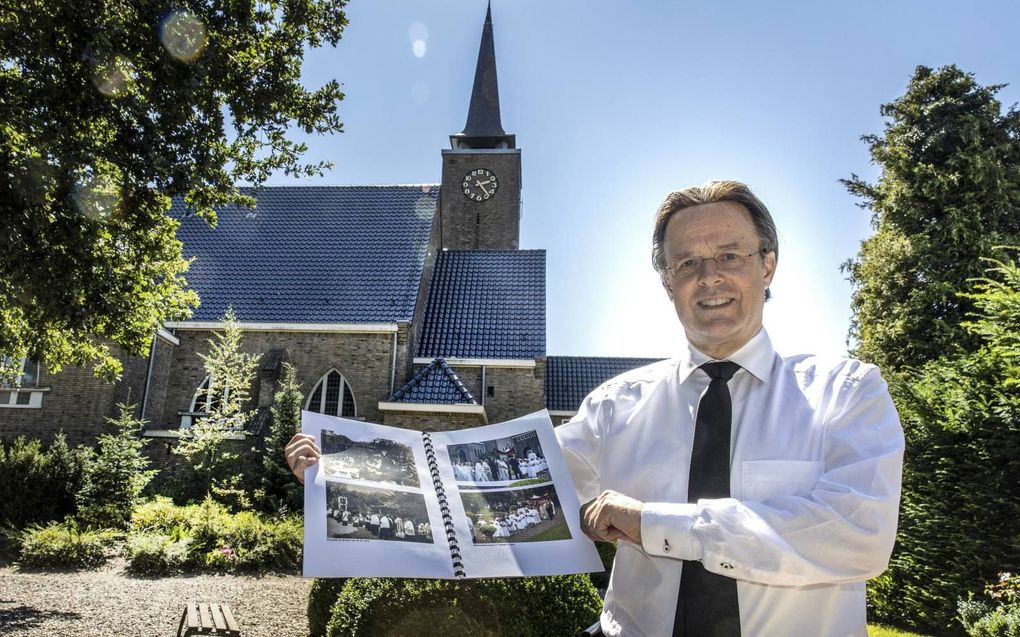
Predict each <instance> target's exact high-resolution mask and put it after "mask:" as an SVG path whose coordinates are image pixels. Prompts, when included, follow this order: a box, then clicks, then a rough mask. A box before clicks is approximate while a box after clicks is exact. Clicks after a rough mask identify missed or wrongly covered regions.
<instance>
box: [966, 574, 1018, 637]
mask: <svg viewBox="0 0 1020 637" xmlns="http://www.w3.org/2000/svg"><path fill="white" fill-rule="evenodd" d="M985 594H986V595H987V596H988V597H989V598H991V599H992V600H993V603H992V604H989V603H987V602H984V601H979V600H975V599H974V598H973V595H971V596H969V597H968V599H967V600H961V601H960V603H959V604H958V605H957V613H958V616H959V620H960V623H961V624H963V627H964V629H965V630H966V631H967V634H968V635H969V636H970V637H1020V576H1015V575H1012V574H1010V573H1001V574H1000V575H999V581H998V582H997V583H995V584H989V585H987V586H985Z"/></svg>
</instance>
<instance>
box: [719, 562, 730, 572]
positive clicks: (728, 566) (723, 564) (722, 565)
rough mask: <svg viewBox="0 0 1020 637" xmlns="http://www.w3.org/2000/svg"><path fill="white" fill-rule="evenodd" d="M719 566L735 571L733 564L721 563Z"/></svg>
mask: <svg viewBox="0 0 1020 637" xmlns="http://www.w3.org/2000/svg"><path fill="white" fill-rule="evenodd" d="M719 566H721V567H723V568H724V569H726V570H727V571H729V570H733V564H731V563H729V562H720V564H719Z"/></svg>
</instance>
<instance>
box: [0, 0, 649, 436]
mask: <svg viewBox="0 0 1020 637" xmlns="http://www.w3.org/2000/svg"><path fill="white" fill-rule="evenodd" d="M441 175H442V176H441V182H440V183H439V184H420V185H383V186H264V187H261V188H259V189H249V190H248V191H247V193H248V194H251V195H253V196H254V197H255V198H256V200H257V202H258V204H257V206H256V207H255V208H254V209H250V210H249V209H244V208H235V207H224V208H222V209H219V210H218V211H217V213H218V218H219V223H218V227H217V228H215V229H213V228H210V227H209V226H208V224H207V223H206V222H205V221H204V220H202V219H199V218H197V217H195V216H194V215H191V214H189V212H188V211H187V210H186V209H185V208H184V206H183V204H182V202H181V201H179V200H178V201H175V202H174V204H173V207H172V209H171V212H170V214H172V215H173V216H174V217H175V218H177V219H179V220H180V222H181V225H180V228H179V230H178V237H179V238H180V240H181V241H182V242H183V245H184V253H185V256H186V257H188V258H192V259H193V262H192V264H191V268H190V270H189V272H188V273H187V280H188V284H189V287H190V288H191V289H194V290H195V291H196V292H197V293H198V295H199V297H200V298H201V305H200V307H198V308H197V310H196V311H195V313H194V315H193V316H192V317H191V318H189V319H188V320H186V321H180V322H175V323H168V324H167V325H165V326H164V327H163V328H162V329H160V330H159V331H158V333H157V334H156V336H155V338H154V339H153V343H152V347H151V350H150V352H149V355H148V356H147V357H144V358H138V357H130V356H124V357H122V360H123V362H124V375H123V377H122V379H121V380H120V381H119V382H118V383H116V384H113V385H108V384H104V383H102V382H100V381H98V380H96V379H94V378H93V377H92V375H91V370H87V369H80V368H65V369H64V370H63V371H61V372H60V373H59V374H50V373H49V372H48V370H47V369H46V368H45V366H44V365H39V364H37V363H33V362H31V361H28V362H26V365H25V369H26V373H25V374H24V375H23V377H22V385H21V386H20V387H3V388H0V437H2V438H4V439H11V438H13V437H15V436H17V435H22V434H23V435H25V436H26V437H29V438H42V439H44V440H48V439H51V438H52V436H53V435H54V433H55V432H57V431H58V430H63V431H64V432H65V433H66V434H67V435H68V439H69V442H70V443H71V444H76V443H90V442H92V441H94V439H95V437H96V436H97V435H98V434H99V433H102V432H103V431H104V426H103V425H104V422H105V419H106V418H107V417H111V416H114V415H115V413H116V411H117V408H116V404H117V403H119V402H124V401H130V402H132V403H136V404H138V412H139V415H140V416H141V417H142V418H143V419H144V420H146V421H147V423H148V424H147V426H146V430H145V434H146V435H147V436H150V437H153V438H165V439H167V441H168V442H170V441H171V440H172V439H173V438H176V437H177V436H178V435H179V431H180V429H181V428H187V427H189V426H190V425H191V424H192V423H194V422H195V421H196V419H200V418H202V417H203V415H205V414H206V413H207V409H208V406H207V405H206V404H205V398H204V394H203V392H202V391H201V390H202V389H203V387H204V386H206V385H207V383H208V382H209V379H208V378H207V377H206V376H205V371H204V369H203V364H202V360H201V358H200V356H199V355H200V354H204V353H206V352H208V349H209V345H208V340H209V339H210V338H211V336H212V333H213V332H214V331H215V330H217V329H218V328H221V327H222V322H221V321H222V317H223V316H224V313H225V312H226V310H227V309H228V308H232V309H233V311H234V313H235V314H236V316H237V319H238V321H239V322H240V325H241V328H242V329H243V332H244V337H243V347H244V349H245V350H246V351H247V352H250V353H253V354H256V355H257V356H258V357H259V366H258V372H257V379H256V380H255V383H254V385H253V387H252V391H251V396H252V401H253V404H252V408H253V409H254V410H255V414H256V415H255V417H254V418H253V420H252V421H251V422H250V423H249V425H248V427H247V430H246V431H245V432H243V433H241V432H238V434H237V437H238V438H245V437H252V436H261V435H263V434H264V433H265V431H266V428H267V426H268V423H269V419H270V406H271V405H272V404H273V398H274V394H275V392H276V390H277V388H278V386H279V382H280V378H281V375H282V365H283V363H284V362H289V363H290V364H292V365H294V366H295V367H296V369H297V373H298V381H299V383H300V385H301V391H302V394H303V395H304V396H305V409H307V410H309V411H315V412H320V413H325V414H330V415H337V416H343V417H348V418H356V419H360V420H367V421H370V422H377V423H382V424H386V425H396V426H405V427H411V428H414V429H423V430H438V429H456V428H462V427H474V426H479V425H484V424H489V423H496V422H502V421H505V420H509V419H511V418H515V417H518V416H522V415H524V414H528V413H531V412H534V411H537V410H541V409H548V410H549V411H550V414H551V415H552V417H553V422H554V423H555V424H559V423H560V422H563V421H565V420H566V419H567V418H569V417H570V416H572V415H573V414H574V413H576V411H577V409H578V406H579V405H580V403H581V401H582V399H583V398H584V396H585V395H586V394H587V393H588V392H589V391H591V390H592V389H594V388H595V387H596V386H597V385H599V384H600V383H601V382H603V381H605V380H607V379H608V378H611V377H613V376H615V375H617V374H620V373H622V372H624V371H627V370H629V369H632V368H634V367H638V366H640V365H644V364H647V363H649V362H651V361H652V360H653V359H639V358H605V357H579V356H548V355H547V352H546V285H545V281H546V259H545V251H544V250H533V249H521V246H520V245H519V243H520V223H521V187H522V186H521V149H520V148H518V147H517V142H516V137H515V135H514V134H512V133H507V132H506V131H505V130H504V128H503V125H502V122H501V119H500V108H499V90H498V84H497V78H496V56H495V46H494V41H493V33H492V19H491V10H489V11H487V13H486V17H485V23H484V26H483V28H482V36H481V45H480V47H479V52H478V62H477V67H476V70H475V77H474V86H473V90H472V93H471V101H470V104H469V107H468V116H467V124H466V125H465V127H464V130H463V131H462V132H460V133H457V134H453V135H450V148H449V149H444V150H443V151H442V172H441ZM159 446H160V447H162V445H159ZM167 448H169V445H167Z"/></svg>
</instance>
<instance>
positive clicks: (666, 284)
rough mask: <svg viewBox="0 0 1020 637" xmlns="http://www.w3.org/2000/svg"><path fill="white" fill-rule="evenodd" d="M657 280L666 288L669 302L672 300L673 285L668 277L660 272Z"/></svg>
mask: <svg viewBox="0 0 1020 637" xmlns="http://www.w3.org/2000/svg"><path fill="white" fill-rule="evenodd" d="M659 282H660V283H662V287H663V289H665V290H666V296H668V297H669V300H670V302H673V285H672V284H671V283H670V281H669V277H667V276H666V275H665V274H663V273H661V272H660V273H659Z"/></svg>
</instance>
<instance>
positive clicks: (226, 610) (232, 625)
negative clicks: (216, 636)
mask: <svg viewBox="0 0 1020 637" xmlns="http://www.w3.org/2000/svg"><path fill="white" fill-rule="evenodd" d="M223 618H224V619H226V620H227V628H229V629H230V630H232V631H234V632H235V633H236V634H238V635H240V634H241V628H240V627H239V626H238V625H237V622H236V621H234V613H232V612H231V611H230V607H229V606H227V605H226V604H224V605H223Z"/></svg>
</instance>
